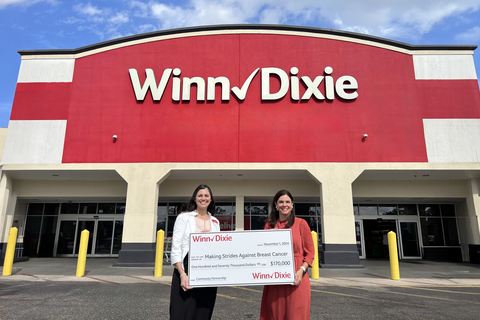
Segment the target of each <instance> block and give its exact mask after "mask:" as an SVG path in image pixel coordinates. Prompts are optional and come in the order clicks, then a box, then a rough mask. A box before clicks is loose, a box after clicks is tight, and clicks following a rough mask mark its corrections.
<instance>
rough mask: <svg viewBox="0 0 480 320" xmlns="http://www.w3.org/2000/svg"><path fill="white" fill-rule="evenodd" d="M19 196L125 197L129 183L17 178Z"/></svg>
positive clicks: (16, 185)
mask: <svg viewBox="0 0 480 320" xmlns="http://www.w3.org/2000/svg"><path fill="white" fill-rule="evenodd" d="M15 190H16V192H17V194H18V197H22V198H29V197H35V198H38V197H58V198H61V197H67V198H68V197H75V198H80V197H86V198H95V197H115V198H116V197H120V198H125V196H126V193H127V184H126V183H125V182H124V181H80V180H70V181H45V180H15Z"/></svg>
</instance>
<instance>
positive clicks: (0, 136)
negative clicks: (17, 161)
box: [0, 128, 8, 163]
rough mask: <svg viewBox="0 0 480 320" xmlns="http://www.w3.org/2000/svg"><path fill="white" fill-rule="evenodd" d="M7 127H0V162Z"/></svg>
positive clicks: (0, 160)
mask: <svg viewBox="0 0 480 320" xmlns="http://www.w3.org/2000/svg"><path fill="white" fill-rule="evenodd" d="M7 130H8V129H7V128H0V163H1V162H2V157H3V149H4V148H5V141H6V140H7Z"/></svg>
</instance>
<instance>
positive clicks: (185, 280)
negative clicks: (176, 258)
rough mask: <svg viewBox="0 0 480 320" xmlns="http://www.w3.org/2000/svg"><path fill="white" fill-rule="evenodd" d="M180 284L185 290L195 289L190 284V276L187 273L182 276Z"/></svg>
mask: <svg viewBox="0 0 480 320" xmlns="http://www.w3.org/2000/svg"><path fill="white" fill-rule="evenodd" d="M180 286H181V287H182V289H183V291H187V290H190V289H193V288H192V287H189V286H188V276H187V274H186V273H184V275H182V276H181V277H180Z"/></svg>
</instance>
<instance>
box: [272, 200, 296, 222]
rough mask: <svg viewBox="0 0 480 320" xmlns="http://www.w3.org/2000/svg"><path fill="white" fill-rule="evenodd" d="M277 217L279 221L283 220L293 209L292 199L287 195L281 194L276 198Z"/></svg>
mask: <svg viewBox="0 0 480 320" xmlns="http://www.w3.org/2000/svg"><path fill="white" fill-rule="evenodd" d="M276 205H277V210H278V218H279V220H280V221H285V220H286V219H287V218H288V216H289V215H290V213H291V212H292V209H293V201H292V199H290V197H289V196H287V195H283V196H281V197H280V198H278V200H277V202H276Z"/></svg>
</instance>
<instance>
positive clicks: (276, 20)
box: [0, 0, 480, 41]
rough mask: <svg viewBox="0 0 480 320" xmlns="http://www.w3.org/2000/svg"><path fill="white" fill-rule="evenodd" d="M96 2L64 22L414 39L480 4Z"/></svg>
mask: <svg viewBox="0 0 480 320" xmlns="http://www.w3.org/2000/svg"><path fill="white" fill-rule="evenodd" d="M0 1H15V0H0ZM17 1H19V0H17ZM31 1H35V0H31ZM0 3H1V2H0ZM92 3H94V4H95V5H92ZM92 3H90V2H83V3H80V4H76V5H74V7H73V8H74V11H75V12H76V13H77V15H78V16H77V17H71V18H68V19H66V20H64V21H63V22H64V23H69V24H72V23H77V24H78V25H79V27H81V28H82V29H84V30H85V29H88V30H92V32H94V33H96V34H97V35H99V37H100V38H101V39H105V38H112V37H113V36H114V35H122V34H123V35H125V34H130V33H135V32H149V31H154V30H159V29H171V28H179V27H189V26H196V25H213V24H241V23H266V24H294V25H310V26H321V27H326V28H336V29H340V30H346V31H352V32H358V33H364V34H371V35H376V36H380V37H385V38H391V39H402V40H407V41H411V40H412V39H417V38H419V37H421V36H422V35H423V34H425V33H428V32H429V31H431V30H432V28H433V27H434V26H435V25H437V24H441V23H442V22H444V21H445V20H446V19H447V18H448V19H450V21H451V19H452V18H455V23H457V24H464V23H466V22H465V21H467V20H468V19H470V17H471V15H469V16H467V15H465V14H467V13H472V12H475V11H477V10H479V9H480V0H456V1H452V0H421V1H418V0H388V1H385V0H362V1H359V0H344V1H331V0H295V1H292V0H187V2H184V3H182V4H181V5H174V4H171V2H166V1H163V0H162V1H160V0H123V1H122V3H123V7H119V6H118V5H113V4H111V3H110V4H109V2H106V1H105V2H92ZM98 3H102V4H105V5H107V4H109V5H110V7H101V6H99V5H98ZM75 19H77V20H75ZM141 26H143V27H141ZM121 30H122V31H121ZM458 37H466V35H463V36H461V35H459V36H458Z"/></svg>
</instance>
